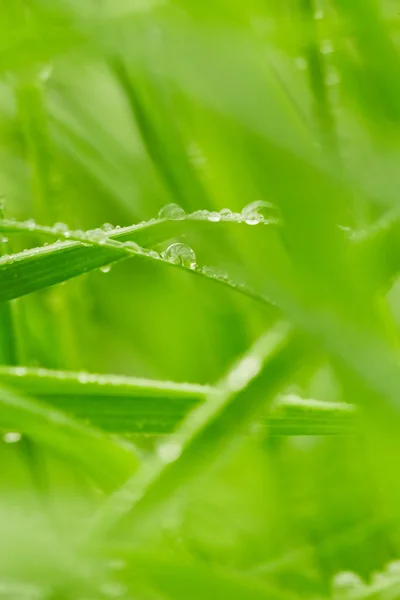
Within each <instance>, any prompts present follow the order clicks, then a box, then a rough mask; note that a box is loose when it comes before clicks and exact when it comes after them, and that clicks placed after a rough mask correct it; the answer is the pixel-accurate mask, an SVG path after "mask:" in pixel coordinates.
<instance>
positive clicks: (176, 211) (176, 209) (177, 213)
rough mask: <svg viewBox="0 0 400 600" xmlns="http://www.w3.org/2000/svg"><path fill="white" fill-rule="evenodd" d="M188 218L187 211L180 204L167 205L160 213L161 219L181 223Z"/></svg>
mask: <svg viewBox="0 0 400 600" xmlns="http://www.w3.org/2000/svg"><path fill="white" fill-rule="evenodd" d="M185 216H186V213H185V211H184V210H183V208H182V207H181V206H179V204H175V203H174V202H172V203H171V204H167V205H166V206H163V208H162V209H161V210H160V212H159V213H158V218H159V219H170V220H172V221H179V220H181V219H184V218H185Z"/></svg>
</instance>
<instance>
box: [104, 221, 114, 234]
mask: <svg viewBox="0 0 400 600" xmlns="http://www.w3.org/2000/svg"><path fill="white" fill-rule="evenodd" d="M101 228H102V230H103V231H105V232H109V231H112V230H113V229H114V226H113V225H111V223H104V224H103V225H102V226H101Z"/></svg>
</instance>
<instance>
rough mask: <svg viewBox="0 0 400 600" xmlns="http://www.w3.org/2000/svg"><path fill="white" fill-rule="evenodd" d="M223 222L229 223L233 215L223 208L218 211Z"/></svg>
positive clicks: (229, 210) (228, 209)
mask: <svg viewBox="0 0 400 600" xmlns="http://www.w3.org/2000/svg"><path fill="white" fill-rule="evenodd" d="M219 214H220V215H221V218H222V220H223V221H230V220H231V219H232V218H233V213H232V211H231V209H230V208H223V209H222V210H220V211H219Z"/></svg>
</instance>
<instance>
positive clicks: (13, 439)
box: [3, 431, 22, 444]
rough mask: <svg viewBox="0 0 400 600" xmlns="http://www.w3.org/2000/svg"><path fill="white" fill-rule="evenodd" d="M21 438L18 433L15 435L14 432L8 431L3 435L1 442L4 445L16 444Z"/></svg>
mask: <svg viewBox="0 0 400 600" xmlns="http://www.w3.org/2000/svg"><path fill="white" fill-rule="evenodd" d="M21 438H22V435H21V434H20V433H17V432H16V431H10V432H8V433H5V434H4V436H3V440H4V441H5V443H6V444H16V443H17V442H20V441H21Z"/></svg>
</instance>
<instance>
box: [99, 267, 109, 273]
mask: <svg viewBox="0 0 400 600" xmlns="http://www.w3.org/2000/svg"><path fill="white" fill-rule="evenodd" d="M100 271H101V272H102V273H109V272H110V271H111V265H104V267H100Z"/></svg>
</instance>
